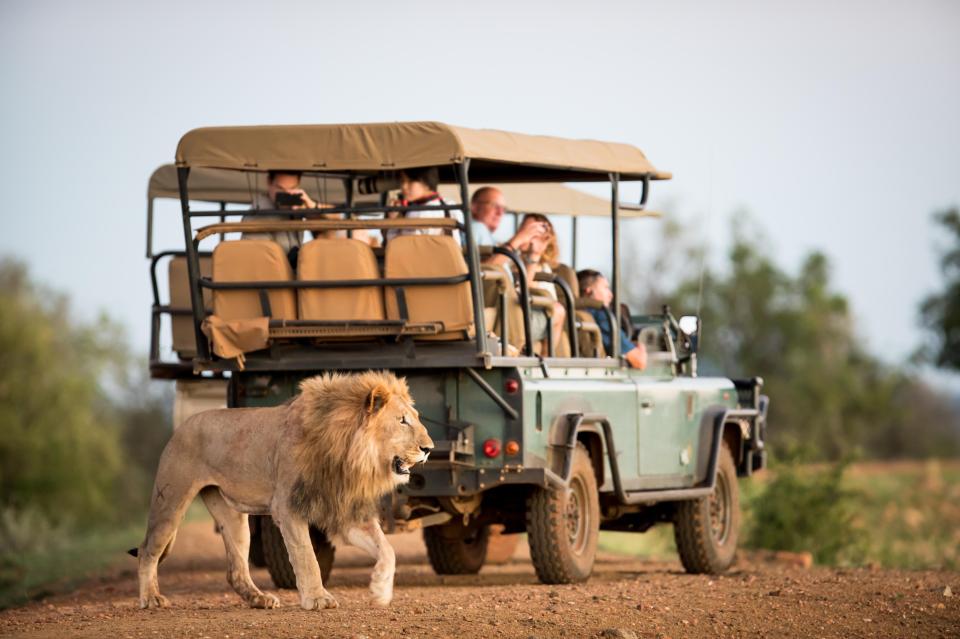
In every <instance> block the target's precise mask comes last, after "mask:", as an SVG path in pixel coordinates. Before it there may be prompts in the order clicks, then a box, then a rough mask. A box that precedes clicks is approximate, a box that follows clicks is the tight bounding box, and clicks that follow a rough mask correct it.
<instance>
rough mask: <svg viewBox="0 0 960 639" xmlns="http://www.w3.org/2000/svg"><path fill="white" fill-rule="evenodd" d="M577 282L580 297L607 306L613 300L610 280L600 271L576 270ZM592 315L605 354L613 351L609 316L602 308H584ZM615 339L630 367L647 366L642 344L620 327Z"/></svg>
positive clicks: (645, 351) (641, 368)
mask: <svg viewBox="0 0 960 639" xmlns="http://www.w3.org/2000/svg"><path fill="white" fill-rule="evenodd" d="M577 282H578V283H579V285H580V297H581V298H587V299H592V300H596V301H598V302H600V303H602V304H603V305H604V306H605V307H609V306H610V304H611V303H612V302H613V291H612V290H610V282H608V281H607V278H605V277H604V276H603V275H602V274H600V272H598V271H594V270H592V269H584V270H582V271H578V272H577ZM584 310H586V311H587V312H588V313H590V315H592V316H593V320H594V321H595V322H596V323H597V326H598V327H600V334H601V335H602V337H603V348H604V349H605V350H606V351H607V354H608V355H609V354H611V353H613V339H614V337H613V330H612V327H611V326H610V316H609V315H608V314H607V312H606V310H605V309H603V308H588V309H584ZM618 332H619V335H618V336H617V339H619V340H620V354H621V355H623V356H624V357H625V358H626V360H627V363H628V364H630V366H631V367H632V368H639V369H640V370H643V369H644V368H646V367H647V349H646V347H644V345H643V344H634V343H633V342H632V341H630V337H629V336H627V334H626V333H624V332H623V329H622V328H621V329H620V330H619V331H618Z"/></svg>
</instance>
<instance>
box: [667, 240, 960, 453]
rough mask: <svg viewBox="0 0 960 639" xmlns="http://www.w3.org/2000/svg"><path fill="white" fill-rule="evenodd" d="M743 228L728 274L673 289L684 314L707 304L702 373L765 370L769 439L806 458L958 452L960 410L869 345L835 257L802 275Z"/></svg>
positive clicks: (809, 262)
mask: <svg viewBox="0 0 960 639" xmlns="http://www.w3.org/2000/svg"><path fill="white" fill-rule="evenodd" d="M765 245H766V242H765V241H764V240H763V237H762V236H761V235H760V234H758V233H757V232H753V233H751V234H748V233H747V232H745V230H744V227H742V226H741V227H738V228H737V229H736V232H735V237H734V242H733V246H732V249H731V251H730V255H729V266H728V270H727V272H725V273H720V272H717V271H715V270H712V269H707V271H706V272H705V273H704V275H703V285H702V296H701V282H700V278H699V277H688V278H687V279H686V281H684V282H683V283H681V284H680V286H679V287H678V288H677V290H676V291H675V292H674V293H673V294H672V295H671V296H670V302H671V308H673V309H675V312H676V313H677V314H681V313H685V312H694V310H695V309H696V308H697V307H698V303H699V307H700V314H701V318H702V326H703V337H702V340H701V348H700V362H701V373H702V374H704V375H710V374H716V375H724V376H730V377H752V376H761V377H763V379H764V381H765V386H764V392H765V393H767V394H768V395H770V397H771V398H772V401H771V404H770V416H769V423H770V424H771V428H770V435H769V437H770V441H771V443H772V444H773V445H774V446H775V447H779V448H780V449H781V450H785V449H799V450H803V451H804V452H805V454H806V456H807V457H808V458H813V459H834V460H836V459H840V458H842V457H843V456H845V455H848V454H851V453H856V452H861V453H863V454H865V455H867V456H871V457H894V456H904V455H916V456H922V455H929V454H939V455H951V454H957V453H958V452H960V429H958V417H957V414H956V411H954V410H952V409H951V407H950V406H949V405H948V404H947V403H946V401H945V400H944V399H943V398H941V397H939V396H938V395H936V394H935V393H933V392H932V391H930V389H929V388H927V387H926V386H925V385H923V384H922V383H921V382H920V381H919V380H918V379H916V378H915V377H914V376H911V375H910V374H908V373H906V372H904V371H900V370H897V369H895V368H893V367H890V366H887V365H885V364H883V363H882V362H880V360H878V359H877V358H876V357H874V356H872V355H871V354H870V353H869V352H867V350H866V348H865V346H864V343H863V341H862V338H861V336H860V335H858V334H857V333H856V332H855V331H854V330H853V323H852V320H851V315H850V310H849V304H848V302H847V300H846V298H845V297H844V296H843V295H841V294H840V293H838V292H836V291H834V290H833V288H832V286H831V283H830V264H829V262H828V260H827V258H826V257H825V256H824V255H823V254H821V253H817V252H813V253H811V254H809V255H808V256H807V257H806V259H805V260H804V261H803V264H802V266H801V267H800V270H799V273H798V274H797V275H795V276H792V275H790V274H789V273H787V272H785V271H783V270H782V269H781V268H779V267H778V266H777V265H776V264H775V263H774V261H773V259H772V258H771V257H770V256H769V255H768V254H767V253H766V252H764V250H763V249H762V248H761V247H764V246H765Z"/></svg>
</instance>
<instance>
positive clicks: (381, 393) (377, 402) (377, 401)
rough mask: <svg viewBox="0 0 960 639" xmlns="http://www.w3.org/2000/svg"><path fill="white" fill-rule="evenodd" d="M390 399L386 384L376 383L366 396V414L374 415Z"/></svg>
mask: <svg viewBox="0 0 960 639" xmlns="http://www.w3.org/2000/svg"><path fill="white" fill-rule="evenodd" d="M389 399H390V391H389V390H388V389H387V387H386V386H384V385H382V384H378V385H377V386H375V387H374V389H373V390H372V391H370V394H369V395H368V396H367V414H368V415H375V414H376V413H379V412H380V410H381V409H382V408H383V407H384V406H385V405H386V403H387V400H389Z"/></svg>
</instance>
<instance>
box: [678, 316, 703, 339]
mask: <svg viewBox="0 0 960 639" xmlns="http://www.w3.org/2000/svg"><path fill="white" fill-rule="evenodd" d="M679 324H680V330H681V331H683V333H684V334H685V335H687V336H688V337H693V336H696V335H698V334H699V333H700V318H699V317H697V316H696V315H684V316H683V317H681V318H680V322H679Z"/></svg>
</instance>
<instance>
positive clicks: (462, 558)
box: [423, 522, 490, 575]
mask: <svg viewBox="0 0 960 639" xmlns="http://www.w3.org/2000/svg"><path fill="white" fill-rule="evenodd" d="M489 539H490V529H489V528H488V527H487V526H482V527H479V528H478V527H472V528H471V527H466V526H463V525H462V524H460V523H459V522H456V523H452V524H446V525H443V526H428V527H427V528H424V529H423V542H424V544H426V546H427V556H428V557H429V558H430V565H431V566H433V571H434V572H435V573H437V574H438V575H475V574H477V573H478V572H480V569H481V568H483V564H484V563H485V562H486V560H487V542H488V540H489Z"/></svg>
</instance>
